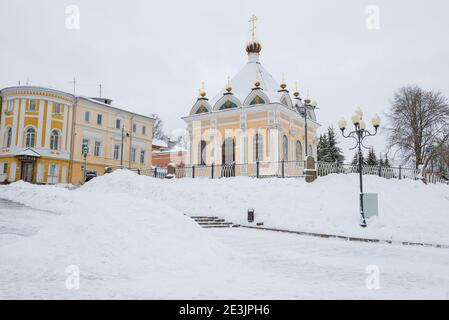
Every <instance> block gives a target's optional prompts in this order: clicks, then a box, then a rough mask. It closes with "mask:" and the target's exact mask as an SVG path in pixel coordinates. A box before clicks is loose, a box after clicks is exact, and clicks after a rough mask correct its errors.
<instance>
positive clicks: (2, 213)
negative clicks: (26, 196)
mask: <svg viewBox="0 0 449 320" xmlns="http://www.w3.org/2000/svg"><path fill="white" fill-rule="evenodd" d="M55 216H56V214H54V213H50V212H46V211H40V210H35V209H32V208H29V207H26V206H24V205H22V204H19V203H15V202H12V201H9V200H5V199H1V198H0V246H4V245H5V244H8V243H11V242H14V241H16V240H17V239H18V238H20V237H24V236H31V235H33V234H35V233H36V232H38V231H39V229H41V228H42V227H43V226H44V225H45V224H46V223H47V222H48V221H49V220H50V219H52V218H54V217H55Z"/></svg>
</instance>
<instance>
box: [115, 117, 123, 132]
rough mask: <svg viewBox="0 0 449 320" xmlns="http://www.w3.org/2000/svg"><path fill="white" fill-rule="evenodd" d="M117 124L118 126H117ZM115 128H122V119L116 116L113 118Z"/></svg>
mask: <svg viewBox="0 0 449 320" xmlns="http://www.w3.org/2000/svg"><path fill="white" fill-rule="evenodd" d="M117 124H118V126H117ZM115 128H116V129H119V130H121V129H122V119H120V118H116V119H115Z"/></svg>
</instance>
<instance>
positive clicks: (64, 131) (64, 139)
mask: <svg viewBox="0 0 449 320" xmlns="http://www.w3.org/2000/svg"><path fill="white" fill-rule="evenodd" d="M61 105H62V104H61ZM62 106H63V108H64V118H63V121H64V122H63V123H62V132H61V142H60V143H61V150H62V151H65V150H66V148H65V141H66V139H67V137H66V132H67V109H68V106H67V105H62Z"/></svg>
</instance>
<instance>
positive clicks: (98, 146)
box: [94, 140, 101, 157]
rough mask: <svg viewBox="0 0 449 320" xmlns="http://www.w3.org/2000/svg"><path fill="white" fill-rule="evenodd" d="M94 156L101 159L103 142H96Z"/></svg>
mask: <svg viewBox="0 0 449 320" xmlns="http://www.w3.org/2000/svg"><path fill="white" fill-rule="evenodd" d="M94 156H95V157H101V141H98V140H96V141H95V144H94Z"/></svg>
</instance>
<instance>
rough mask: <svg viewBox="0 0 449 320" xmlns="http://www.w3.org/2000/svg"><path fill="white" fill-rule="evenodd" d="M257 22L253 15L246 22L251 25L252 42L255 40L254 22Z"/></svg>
mask: <svg viewBox="0 0 449 320" xmlns="http://www.w3.org/2000/svg"><path fill="white" fill-rule="evenodd" d="M257 20H258V19H257V17H256V16H255V15H254V14H253V15H252V17H251V18H250V19H249V21H248V22H250V23H251V24H252V27H251V33H252V35H253V41H254V40H255V39H256V22H257Z"/></svg>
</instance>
